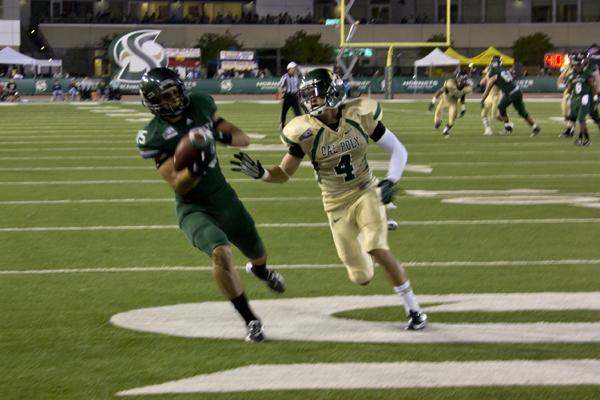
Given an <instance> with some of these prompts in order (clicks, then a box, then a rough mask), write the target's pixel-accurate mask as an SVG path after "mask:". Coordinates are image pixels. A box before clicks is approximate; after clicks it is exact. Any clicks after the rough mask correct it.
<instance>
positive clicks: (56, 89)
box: [50, 79, 65, 101]
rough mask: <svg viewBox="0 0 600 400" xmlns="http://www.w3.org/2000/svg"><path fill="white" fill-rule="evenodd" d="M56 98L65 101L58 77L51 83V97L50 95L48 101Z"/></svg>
mask: <svg viewBox="0 0 600 400" xmlns="http://www.w3.org/2000/svg"><path fill="white" fill-rule="evenodd" d="M56 100H60V101H65V93H64V92H63V88H62V85H61V84H60V81H59V80H58V79H55V80H54V82H53V83H52V97H50V101H56Z"/></svg>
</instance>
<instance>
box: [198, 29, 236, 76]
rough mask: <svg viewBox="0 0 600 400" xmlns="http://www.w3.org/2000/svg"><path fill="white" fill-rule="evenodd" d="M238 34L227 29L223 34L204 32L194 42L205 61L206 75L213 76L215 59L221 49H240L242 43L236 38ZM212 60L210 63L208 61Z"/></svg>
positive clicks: (215, 66)
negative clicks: (233, 33)
mask: <svg viewBox="0 0 600 400" xmlns="http://www.w3.org/2000/svg"><path fill="white" fill-rule="evenodd" d="M238 36H239V35H232V34H231V32H229V31H228V30H227V31H225V33H224V34H222V35H221V34H218V33H205V34H204V35H202V36H200V39H198V41H197V42H196V46H194V47H196V48H200V50H201V52H202V54H201V57H202V60H203V62H204V63H206V66H207V73H208V76H213V74H214V73H215V71H216V69H217V65H216V61H217V60H218V59H219V52H220V51H221V50H241V49H242V48H243V47H244V43H242V42H240V41H239V40H238ZM211 61H212V62H213V63H210V64H209V62H211Z"/></svg>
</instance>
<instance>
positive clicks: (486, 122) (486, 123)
mask: <svg viewBox="0 0 600 400" xmlns="http://www.w3.org/2000/svg"><path fill="white" fill-rule="evenodd" d="M482 120H483V127H484V128H485V129H490V128H491V125H490V119H489V118H488V117H484V118H482Z"/></svg>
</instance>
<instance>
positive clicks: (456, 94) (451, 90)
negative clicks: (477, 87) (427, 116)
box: [429, 72, 473, 137]
mask: <svg viewBox="0 0 600 400" xmlns="http://www.w3.org/2000/svg"><path fill="white" fill-rule="evenodd" d="M472 91H473V90H472V88H471V86H470V85H469V84H468V83H467V75H466V74H465V73H463V72H459V73H458V74H456V77H453V78H450V79H448V80H446V82H444V86H443V87H442V88H441V89H440V90H438V91H437V92H436V93H435V95H434V96H433V99H432V100H431V104H429V111H433V108H434V107H435V103H436V101H437V99H438V98H440V97H441V98H442V100H441V101H440V103H439V104H438V106H437V108H436V109H435V116H434V117H433V123H434V127H435V129H438V128H439V127H440V125H441V124H442V113H443V112H444V110H445V109H448V122H447V123H446V126H445V127H444V129H443V130H442V135H444V137H448V135H450V129H452V127H453V126H454V121H456V117H457V116H458V102H459V100H460V117H461V118H462V117H463V116H464V115H465V113H466V112H467V109H466V108H465V96H466V95H467V94H469V93H471V92H472Z"/></svg>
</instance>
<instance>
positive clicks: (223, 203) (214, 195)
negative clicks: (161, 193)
mask: <svg viewBox="0 0 600 400" xmlns="http://www.w3.org/2000/svg"><path fill="white" fill-rule="evenodd" d="M140 94H141V96H142V102H143V104H144V105H145V106H146V107H147V108H148V109H149V110H150V111H151V112H152V113H153V114H154V115H155V117H154V119H152V120H151V121H150V122H149V123H148V124H147V125H146V127H145V128H144V129H143V130H141V131H139V132H138V135H137V146H138V148H139V150H140V153H141V155H142V157H143V158H153V159H154V160H155V162H156V167H157V169H158V172H159V173H160V175H161V176H162V177H163V179H164V180H165V181H166V182H167V183H168V184H169V185H170V186H171V187H172V188H173V190H174V191H175V203H176V213H177V221H178V223H179V227H180V228H181V230H182V231H183V232H184V233H185V235H186V236H187V238H188V239H189V240H190V242H192V244H193V245H194V246H195V247H197V248H198V249H200V250H202V251H203V252H205V253H206V254H208V255H209V256H210V257H211V258H212V264H213V276H214V278H215V280H216V281H217V284H218V286H219V288H220V289H221V290H222V292H223V293H224V295H225V296H226V297H227V298H228V299H229V300H230V301H231V302H232V303H233V305H234V307H235V309H236V310H237V311H238V313H239V314H240V315H241V316H242V318H243V319H244V320H245V322H246V324H247V328H248V332H247V336H246V340H247V341H252V342H259V341H262V340H264V334H263V329H262V323H261V321H260V320H259V318H258V317H257V316H256V315H255V314H254V313H253V311H252V310H251V308H250V306H249V304H248V301H247V298H246V296H245V294H244V290H243V287H242V283H241V280H240V277H239V275H238V273H237V271H236V270H235V268H234V265H233V259H232V254H231V247H230V246H231V245H230V243H232V244H234V245H235V246H236V247H238V248H239V249H240V250H241V251H242V253H243V254H244V255H245V256H246V257H248V259H249V260H250V263H249V264H248V265H247V270H248V271H249V272H252V273H254V275H256V276H257V277H258V278H260V279H262V280H264V281H265V282H266V284H267V286H269V288H271V289H272V290H274V291H276V292H279V293H282V292H283V291H285V288H286V284H285V281H284V279H283V277H282V276H281V275H280V274H279V273H278V272H275V271H273V270H271V269H268V268H267V267H266V262H267V256H266V252H265V248H264V246H263V243H262V240H261V238H260V236H259V235H258V232H257V231H256V227H255V225H254V221H253V220H252V217H251V216H250V214H249V213H248V212H247V211H246V209H245V208H244V205H243V204H242V202H241V201H240V200H239V199H238V197H237V194H236V193H235V191H234V190H233V188H232V187H231V186H230V185H229V184H228V183H227V182H226V181H225V177H224V176H223V174H222V172H221V169H220V167H219V162H218V160H217V158H216V153H215V150H214V149H215V146H214V141H212V140H207V141H206V142H208V144H207V143H206V142H204V143H202V144H197V143H196V144H194V141H192V144H194V145H195V146H197V147H198V148H199V149H200V151H201V153H202V154H203V155H204V158H203V159H198V160H197V161H195V162H194V163H193V164H192V165H190V166H189V168H187V169H183V170H181V171H176V170H175V168H174V164H173V154H174V152H175V148H176V147H177V144H178V143H179V140H180V139H181V138H182V137H184V136H185V135H187V134H188V133H189V131H190V130H192V129H194V130H201V131H202V132H203V134H204V137H209V138H210V137H212V138H214V139H215V140H217V141H219V142H221V143H224V144H227V145H231V146H238V147H243V146H248V145H249V144H250V139H249V137H248V135H246V133H244V131H242V130H241V129H240V128H238V127H237V126H235V125H234V124H232V123H231V122H228V121H226V120H224V119H223V118H220V117H218V116H217V115H216V111H217V107H216V105H215V102H214V100H213V99H212V97H210V96H207V95H204V94H202V93H199V92H197V91H192V92H187V91H186V89H185V86H184V84H183V81H182V80H181V79H180V78H179V76H178V75H177V74H176V73H175V72H174V71H171V70H170V69H168V68H154V69H151V70H150V71H148V72H147V73H146V74H144V76H143V77H142V80H141V83H140Z"/></svg>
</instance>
